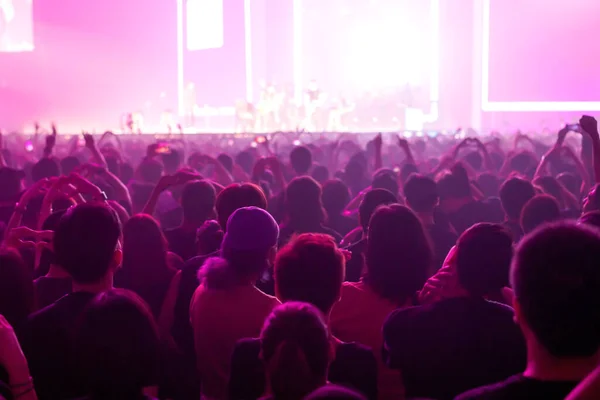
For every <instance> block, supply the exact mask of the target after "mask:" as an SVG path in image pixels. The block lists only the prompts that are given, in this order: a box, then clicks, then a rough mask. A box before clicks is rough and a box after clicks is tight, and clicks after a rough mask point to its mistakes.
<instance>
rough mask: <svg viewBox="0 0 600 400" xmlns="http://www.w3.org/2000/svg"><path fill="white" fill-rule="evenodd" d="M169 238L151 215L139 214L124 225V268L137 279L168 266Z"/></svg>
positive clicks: (126, 272) (147, 276)
mask: <svg viewBox="0 0 600 400" xmlns="http://www.w3.org/2000/svg"><path fill="white" fill-rule="evenodd" d="M167 247H168V246H167V239H166V238H165V236H164V234H163V231H162V229H161V228H160V226H159V224H158V222H156V220H155V219H154V218H152V217H151V216H150V215H145V214H137V215H135V216H133V217H131V218H130V219H129V221H127V223H126V224H125V225H124V226H123V269H122V272H123V273H125V274H130V275H131V278H132V279H135V280H136V281H138V282H139V281H142V280H146V279H147V278H153V277H156V276H157V272H160V270H164V269H166V268H167Z"/></svg>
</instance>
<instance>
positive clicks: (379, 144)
mask: <svg viewBox="0 0 600 400" xmlns="http://www.w3.org/2000/svg"><path fill="white" fill-rule="evenodd" d="M373 144H374V145H375V147H376V148H378V149H381V147H382V146H383V136H381V133H379V134H378V135H377V136H375V139H373Z"/></svg>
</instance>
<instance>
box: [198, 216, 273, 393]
mask: <svg viewBox="0 0 600 400" xmlns="http://www.w3.org/2000/svg"><path fill="white" fill-rule="evenodd" d="M278 236H279V227H278V226H277V223H276V222H275V220H274V219H273V217H272V216H271V215H270V214H269V213H268V212H266V211H265V210H263V209H261V208H258V207H244V208H240V209H238V210H236V211H235V212H234V213H233V214H232V215H231V217H229V221H228V222H227V231H226V233H225V236H224V237H223V243H222V245H221V254H220V256H218V257H213V258H210V259H208V260H207V261H206V262H205V264H204V265H203V266H202V268H201V269H200V271H199V272H198V278H199V280H200V281H201V284H200V286H198V288H197V289H196V291H195V293H194V296H193V298H192V302H191V305H190V320H191V325H192V329H193V332H194V344H195V349H196V360H197V364H198V372H199V374H200V377H201V378H202V395H203V396H205V397H207V398H210V399H213V398H214V399H222V398H225V397H226V394H227V380H228V378H229V371H230V362H231V354H232V352H233V349H234V347H235V344H236V342H237V341H238V340H239V339H242V338H247V337H257V336H258V335H259V334H260V329H261V326H262V323H263V321H264V319H265V318H266V317H267V315H269V313H270V312H271V310H272V309H273V308H274V307H276V306H277V305H278V304H279V301H278V300H277V299H276V298H275V297H272V296H269V295H267V294H265V293H263V292H261V291H260V290H259V289H258V288H257V287H256V282H257V281H258V280H259V279H260V278H261V276H262V275H263V273H264V272H265V270H266V269H267V268H268V267H269V265H270V264H272V263H273V261H274V260H275V253H276V248H277V240H278Z"/></svg>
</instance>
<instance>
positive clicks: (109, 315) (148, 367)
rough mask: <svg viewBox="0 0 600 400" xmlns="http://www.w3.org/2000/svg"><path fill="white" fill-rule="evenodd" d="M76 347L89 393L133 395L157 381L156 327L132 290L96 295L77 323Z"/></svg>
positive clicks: (119, 290) (108, 395) (107, 396)
mask: <svg viewBox="0 0 600 400" xmlns="http://www.w3.org/2000/svg"><path fill="white" fill-rule="evenodd" d="M74 346H75V349H77V351H76V353H75V355H76V365H77V368H78V371H79V372H80V373H81V377H82V383H83V384H84V386H85V389H86V391H87V392H88V394H91V395H94V396H99V397H105V398H113V397H112V396H114V398H117V397H118V396H123V395H129V396H131V397H129V398H135V397H137V396H139V394H140V393H141V391H142V389H143V388H144V387H146V386H154V385H156V384H157V383H158V377H159V369H160V354H159V349H160V341H159V335H158V328H157V326H156V322H155V321H154V318H153V317H152V313H151V312H150V310H149V308H148V306H147V305H146V303H144V301H143V300H142V299H140V298H139V297H138V296H137V295H136V294H134V293H133V292H130V291H127V290H123V289H113V290H110V291H108V292H103V293H100V294H99V295H97V296H96V297H95V298H94V299H93V300H92V302H91V303H90V304H89V305H88V306H87V307H86V309H85V310H84V312H83V314H82V316H81V319H80V321H79V323H78V324H77V326H76V328H75V336H74ZM118 398H121V397H118Z"/></svg>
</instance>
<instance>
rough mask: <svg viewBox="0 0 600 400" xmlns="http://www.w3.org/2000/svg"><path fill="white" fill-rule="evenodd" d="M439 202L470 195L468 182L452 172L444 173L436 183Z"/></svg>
mask: <svg viewBox="0 0 600 400" xmlns="http://www.w3.org/2000/svg"><path fill="white" fill-rule="evenodd" d="M436 186H437V191H438V194H439V196H440V202H444V201H447V200H461V199H465V198H469V197H470V196H471V188H470V186H469V182H468V181H467V182H466V184H465V182H464V181H463V180H462V179H460V178H459V177H457V176H456V175H454V174H445V175H444V176H442V177H441V178H440V179H439V180H438V181H437V183H436Z"/></svg>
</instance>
